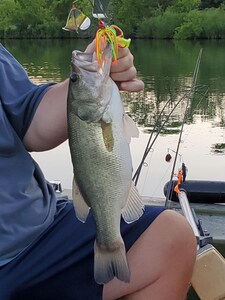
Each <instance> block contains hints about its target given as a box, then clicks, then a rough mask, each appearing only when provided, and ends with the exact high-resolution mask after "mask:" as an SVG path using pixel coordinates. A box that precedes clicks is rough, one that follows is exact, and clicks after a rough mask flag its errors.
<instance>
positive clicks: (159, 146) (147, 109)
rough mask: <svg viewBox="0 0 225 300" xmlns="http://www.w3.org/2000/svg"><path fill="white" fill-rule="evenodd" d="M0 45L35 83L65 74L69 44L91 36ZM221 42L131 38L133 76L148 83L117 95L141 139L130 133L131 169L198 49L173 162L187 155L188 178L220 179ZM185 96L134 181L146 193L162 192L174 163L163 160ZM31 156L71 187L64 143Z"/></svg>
mask: <svg viewBox="0 0 225 300" xmlns="http://www.w3.org/2000/svg"><path fill="white" fill-rule="evenodd" d="M2 43H3V44H4V45H5V46H6V47H7V48H8V49H9V51H10V52H12V53H13V54H14V55H15V57H16V58H17V59H18V60H19V61H20V62H21V63H22V64H23V66H24V67H25V69H26V70H27V72H28V74H29V76H30V78H31V79H32V80H33V81H34V82H35V83H37V84H39V83H43V82H48V81H55V82H59V81H61V80H64V79H65V78H67V77H68V75H69V71H70V60H71V52H72V50H74V49H80V50H84V49H85V47H86V45H87V44H88V43H89V41H88V40H38V41H37V40H28V41H26V40H21V41H19V40H18V41H15V40H11V41H2ZM224 46H225V42H224V41H197V42H192V41H175V42H174V41H151V40H147V41H146V40H134V41H132V43H131V50H132V52H133V54H134V57H135V65H136V67H137V70H138V76H139V77H140V78H142V79H143V81H144V82H145V89H144V91H142V92H139V93H131V94H130V93H125V92H123V93H122V98H123V100H124V103H125V109H126V111H127V112H128V113H129V114H130V115H131V116H132V117H133V118H134V120H135V121H136V122H137V124H138V126H139V129H140V138H139V139H133V140H132V143H131V150H132V157H133V162H134V169H136V167H137V166H138V164H139V162H140V160H141V158H142V155H143V152H144V149H145V146H146V144H147V142H148V139H149V134H150V133H151V132H152V130H153V128H154V130H155V134H156V133H157V130H158V129H159V128H160V127H161V126H162V125H163V124H164V122H165V120H166V118H167V117H168V116H169V115H170V113H171V111H172V110H173V109H174V107H175V105H176V103H177V102H179V101H180V99H181V98H182V97H183V95H184V94H185V92H186V91H187V89H188V88H190V86H191V83H192V74H193V71H194V67H195V63H196V59H197V57H198V53H199V50H200V49H201V48H203V56H202V61H201V65H200V70H199V76H198V92H197V93H196V95H195V97H194V98H193V99H192V101H191V103H190V106H189V113H188V119H187V121H186V124H185V127H184V133H183V136H182V143H181V147H180V158H179V161H178V163H177V164H178V165H179V164H180V163H181V160H183V161H185V163H186V165H187V166H188V170H189V171H188V179H207V180H224V177H225V176H224V174H223V170H224V168H225V160H224V154H225V145H224V141H225V139H224V127H225V115H224V107H225V84H224V82H225V59H224ZM186 101H187V99H186V98H185V97H184V99H183V100H182V101H180V102H179V105H177V107H176V109H174V111H173V113H172V114H171V115H170V117H169V120H168V122H166V124H165V125H164V126H162V130H161V134H160V135H159V137H157V140H156V142H155V144H154V146H153V147H152V150H151V152H150V153H149V155H148V157H147V159H146V161H145V167H144V168H143V172H142V174H141V177H140V183H139V189H140V191H141V193H142V194H143V195H152V196H162V187H163V185H164V184H165V182H166V181H168V180H169V178H170V172H171V168H172V163H173V161H171V162H170V163H168V162H166V161H165V155H166V154H167V153H168V149H173V150H175V149H176V147H177V142H178V137H179V132H180V128H181V123H182V121H183V118H184V111H185V108H186V103H187V102H186ZM166 103H167V105H166V108H165V110H164V111H163V114H162V115H161V117H160V118H159V119H158V116H159V115H160V113H161V111H162V108H163V107H164V106H165V104H166ZM156 121H157V122H158V123H157V124H156ZM33 156H34V157H35V159H37V160H38V162H39V163H40V164H41V166H42V169H43V170H44V172H45V174H46V176H47V178H48V179H50V180H52V179H60V180H61V181H62V183H63V186H64V187H70V186H71V181H72V168H71V162H70V158H69V151H68V145H67V143H64V144H63V145H62V146H60V147H58V148H57V149H55V150H52V151H50V152H48V153H45V154H43V153H41V154H36V153H34V154H33ZM173 158H174V155H172V159H173ZM218 170H219V171H218Z"/></svg>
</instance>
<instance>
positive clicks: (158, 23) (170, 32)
mask: <svg viewBox="0 0 225 300" xmlns="http://www.w3.org/2000/svg"><path fill="white" fill-rule="evenodd" d="M183 16H184V15H183V14H182V13H176V12H172V11H170V10H166V11H165V12H164V13H163V14H162V15H159V16H156V17H152V18H150V19H144V20H143V22H142V23H141V25H140V32H141V33H142V34H143V37H150V38H160V39H172V38H173V36H174V33H175V30H176V28H177V27H178V26H180V25H181V24H182V21H183Z"/></svg>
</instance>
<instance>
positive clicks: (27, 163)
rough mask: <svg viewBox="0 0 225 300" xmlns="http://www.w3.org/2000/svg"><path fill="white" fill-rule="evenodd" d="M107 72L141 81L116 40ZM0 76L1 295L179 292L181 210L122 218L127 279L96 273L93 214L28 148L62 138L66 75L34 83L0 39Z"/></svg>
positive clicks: (183, 249)
mask: <svg viewBox="0 0 225 300" xmlns="http://www.w3.org/2000/svg"><path fill="white" fill-rule="evenodd" d="M86 51H87V52H93V51H94V43H92V44H90V45H89V46H88V47H87V49H86ZM111 77H112V79H113V80H114V81H115V82H116V83H117V85H118V87H119V88H120V89H121V90H126V91H130V92H131V91H140V90H141V89H143V82H142V81H140V80H138V79H137V78H136V69H135V67H134V65H133V56H132V54H131V53H130V51H129V50H128V49H127V48H123V49H119V57H118V63H117V64H114V65H112V67H111ZM0 78H1V85H0V128H1V133H0V166H1V173H0V195H1V197H0V238H1V242H0V299H1V300H9V299H10V300H11V299H13V300H20V299H21V300H22V299H23V300H26V299H32V300H33V299H40V300H51V299H54V300H57V299H59V300H60V299H65V300H69V299H77V300H88V299H93V300H98V299H105V300H110V299H118V298H123V299H138V300H142V299H143V300H146V299H152V300H154V299H155V300H161V299H162V300H170V299H171V300H183V299H185V297H186V293H187V290H188V287H189V282H190V279H191V275H192V271H193V266H194V262H195V256H196V242H195V237H194V235H193V232H192V230H191V228H190V226H189V224H188V223H187V222H186V220H185V219H184V218H183V217H182V216H181V215H179V214H177V213H175V212H172V211H169V210H164V209H163V208H159V207H154V208H146V210H145V213H144V215H143V216H142V217H141V218H140V219H139V220H138V221H136V222H134V223H132V224H130V225H127V224H125V223H124V221H121V232H122V236H123V239H124V241H125V246H126V249H127V256H128V263H129V267H130V270H131V281H130V283H129V284H128V283H124V282H121V281H119V280H117V279H116V278H114V279H113V280H112V281H110V282H109V283H108V284H106V285H104V286H102V285H98V284H96V283H95V281H94V278H93V243H94V239H95V225H94V221H93V218H92V216H91V214H90V215H89V216H88V219H87V221H86V223H85V224H82V223H80V222H79V221H78V220H76V217H75V214H74V210H73V207H72V205H71V203H69V202H67V201H66V200H65V201H57V199H56V197H55V194H54V192H53V190H52V188H51V186H50V185H49V184H48V182H46V180H45V178H44V176H43V174H42V172H41V170H40V168H39V166H38V165H37V163H36V162H34V161H33V159H32V158H31V156H30V155H29V153H28V151H44V150H49V149H52V148H54V147H56V146H57V145H59V144H60V143H62V142H63V141H65V140H66V139H67V117H66V103H67V91H68V80H66V81H64V82H62V83H58V84H55V85H52V84H44V85H39V86H37V85H35V84H33V83H32V82H31V81H30V80H29V79H28V76H27V74H26V72H25V71H24V69H23V68H22V66H21V65H20V64H19V63H18V62H17V61H16V59H15V58H14V57H13V56H12V55H11V54H10V53H9V52H7V50H6V49H5V48H4V47H3V46H1V45H0Z"/></svg>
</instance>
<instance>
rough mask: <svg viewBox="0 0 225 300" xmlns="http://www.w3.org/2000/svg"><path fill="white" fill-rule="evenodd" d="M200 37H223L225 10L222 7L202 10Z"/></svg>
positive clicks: (224, 31)
mask: <svg viewBox="0 0 225 300" xmlns="http://www.w3.org/2000/svg"><path fill="white" fill-rule="evenodd" d="M202 37H204V38H208V39H217V38H225V10H224V9H223V8H222V7H221V8H220V9H216V8H210V9H207V10H204V11H203V18H202Z"/></svg>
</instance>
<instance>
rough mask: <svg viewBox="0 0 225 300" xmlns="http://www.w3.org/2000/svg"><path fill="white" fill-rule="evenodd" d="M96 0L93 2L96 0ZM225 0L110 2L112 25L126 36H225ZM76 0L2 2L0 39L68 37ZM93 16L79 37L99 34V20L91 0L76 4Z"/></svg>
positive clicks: (8, 0) (130, 0) (187, 37)
mask: <svg viewBox="0 0 225 300" xmlns="http://www.w3.org/2000/svg"><path fill="white" fill-rule="evenodd" d="M91 1H93V0H91ZM223 2H224V0H202V1H201V0H138V1H137V0H126V1H124V0H110V2H109V9H108V10H109V13H108V15H109V16H110V17H112V23H114V24H116V25H118V26H120V27H121V28H122V29H123V31H124V35H125V37H129V36H130V37H141V38H142V37H143V38H161V39H171V38H174V37H175V38H176V39H193V38H225V20H224V18H225V4H223ZM71 4H72V0H0V37H5V38H7V37H8V38H69V37H74V36H77V34H76V33H70V32H65V31H63V30H62V27H63V26H65V23H66V20H67V16H68V13H69V11H70V9H71ZM76 6H77V8H78V9H80V10H81V11H83V12H84V13H85V14H86V15H87V16H89V17H90V18H91V21H92V24H91V27H90V29H88V30H87V31H84V32H82V33H79V35H78V37H90V36H92V37H93V36H94V33H95V31H96V28H97V26H98V25H97V24H98V23H97V20H96V19H93V18H92V5H91V3H90V0H79V1H77V2H76Z"/></svg>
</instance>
